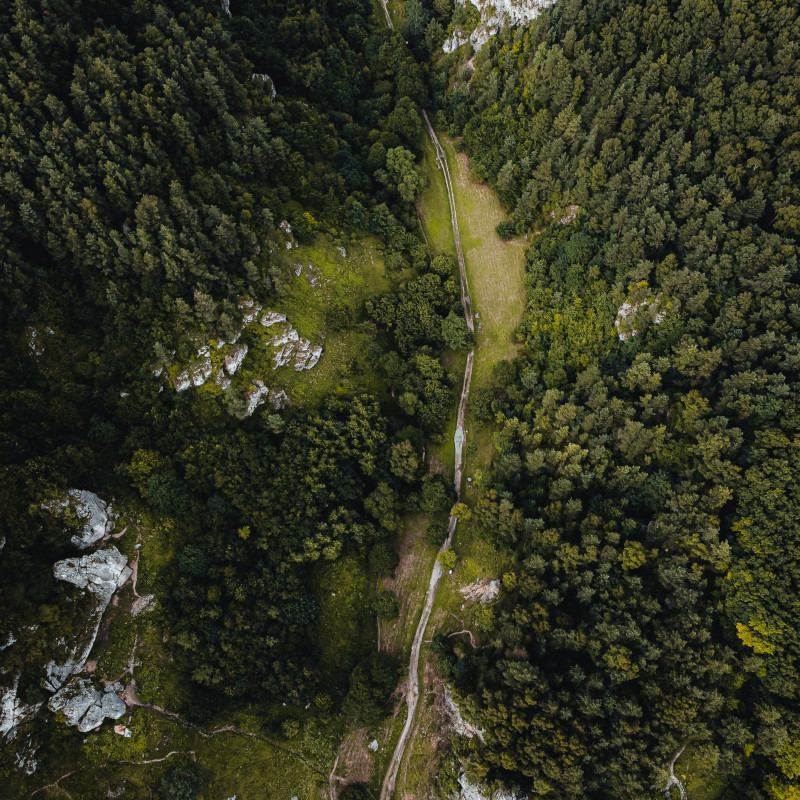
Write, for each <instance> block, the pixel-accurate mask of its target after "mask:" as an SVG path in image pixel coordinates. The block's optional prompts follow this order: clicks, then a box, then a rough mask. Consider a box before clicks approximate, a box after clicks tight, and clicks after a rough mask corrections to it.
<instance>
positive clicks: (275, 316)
mask: <svg viewBox="0 0 800 800" xmlns="http://www.w3.org/2000/svg"><path fill="white" fill-rule="evenodd" d="M277 322H286V314H281V313H280V312H278V311H265V312H264V314H263V315H262V317H261V324H262V325H263V326H264V327H265V328H269V327H270V326H271V325H275V324H276V323H277Z"/></svg>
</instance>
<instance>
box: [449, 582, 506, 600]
mask: <svg viewBox="0 0 800 800" xmlns="http://www.w3.org/2000/svg"><path fill="white" fill-rule="evenodd" d="M459 591H460V592H461V595H462V597H463V598H464V599H465V600H471V601H473V602H475V601H477V602H479V603H491V602H492V600H494V599H495V598H496V597H497V595H498V594H500V581H498V580H497V579H494V580H493V579H492V578H483V579H482V580H479V581H475V582H474V583H468V584H467V585H466V586H462V587H461V589H460V590H459Z"/></svg>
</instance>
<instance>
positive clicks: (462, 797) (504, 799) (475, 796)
mask: <svg viewBox="0 0 800 800" xmlns="http://www.w3.org/2000/svg"><path fill="white" fill-rule="evenodd" d="M458 785H459V786H460V787H461V791H460V792H459V793H458V800H517V797H518V795H517V793H516V792H514V791H511V790H508V789H505V790H503V789H498V790H497V791H496V792H486V791H485V790H484V789H483V787H481V786H480V785H479V784H477V783H470V782H469V781H468V780H467V775H466V773H465V772H462V773H461V775H459V776H458Z"/></svg>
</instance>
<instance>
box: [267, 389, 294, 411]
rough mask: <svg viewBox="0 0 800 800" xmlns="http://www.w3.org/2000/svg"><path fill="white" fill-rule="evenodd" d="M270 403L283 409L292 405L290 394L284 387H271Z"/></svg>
mask: <svg viewBox="0 0 800 800" xmlns="http://www.w3.org/2000/svg"><path fill="white" fill-rule="evenodd" d="M269 404H270V405H271V406H272V407H273V408H274V409H275V410H276V411H281V410H282V409H284V408H289V406H291V404H292V401H291V400H290V399H289V395H287V394H286V392H285V391H284V390H283V389H278V390H277V391H276V390H275V389H270V392H269Z"/></svg>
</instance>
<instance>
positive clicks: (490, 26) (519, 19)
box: [442, 0, 555, 53]
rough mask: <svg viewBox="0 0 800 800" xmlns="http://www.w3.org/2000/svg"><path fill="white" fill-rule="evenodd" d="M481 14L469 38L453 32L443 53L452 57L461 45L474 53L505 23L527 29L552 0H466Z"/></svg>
mask: <svg viewBox="0 0 800 800" xmlns="http://www.w3.org/2000/svg"><path fill="white" fill-rule="evenodd" d="M466 2H467V0H456V4H460V5H463V4H464V3H466ZM469 2H471V3H472V5H474V6H475V8H477V9H478V11H479V12H480V14H481V19H480V22H479V23H478V25H477V27H476V28H475V30H474V31H472V33H471V34H470V35H469V36H466V35H464V34H463V33H462V32H460V31H458V30H455V31H453V33H452V35H451V36H449V37H448V38H447V39H446V40H445V42H444V44H443V45H442V50H444V52H445V53H452V52H453V51H454V50H457V49H458V48H459V47H461V45H462V44H466V43H467V42H470V43H471V44H472V47H473V48H474V49H475V51H476V52H477V51H478V50H480V49H481V47H483V45H485V44H486V42H488V41H489V37H491V36H493V35H494V34H496V33H497V32H498V31H499V30H500V27H501V26H502V25H503V23H504V22H506V21H508V24H509V25H511V26H515V25H523V26H527V25H530V24H531V22H532V21H533V20H534V19H536V17H538V16H539V14H541V13H542V11H544V10H545V9H546V8H549V7H550V6H551V5H553V3H554V2H555V0H469Z"/></svg>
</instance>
